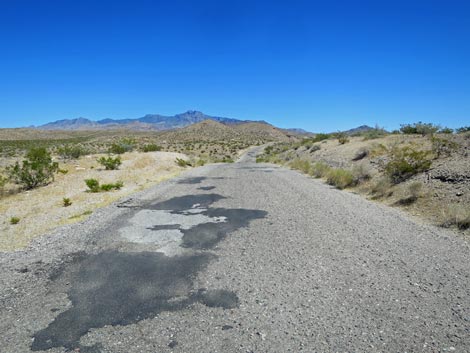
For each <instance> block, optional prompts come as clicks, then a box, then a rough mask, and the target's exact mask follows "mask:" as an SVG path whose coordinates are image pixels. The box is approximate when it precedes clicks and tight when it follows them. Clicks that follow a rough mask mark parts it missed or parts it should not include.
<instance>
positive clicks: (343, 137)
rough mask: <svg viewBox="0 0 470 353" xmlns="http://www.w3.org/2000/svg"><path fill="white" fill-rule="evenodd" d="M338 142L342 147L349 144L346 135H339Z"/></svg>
mask: <svg viewBox="0 0 470 353" xmlns="http://www.w3.org/2000/svg"><path fill="white" fill-rule="evenodd" d="M338 142H339V144H340V145H344V144H345V143H348V142H349V139H348V136H347V135H346V134H343V133H342V134H340V135H339V136H338Z"/></svg>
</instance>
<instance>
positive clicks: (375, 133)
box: [360, 125, 388, 141]
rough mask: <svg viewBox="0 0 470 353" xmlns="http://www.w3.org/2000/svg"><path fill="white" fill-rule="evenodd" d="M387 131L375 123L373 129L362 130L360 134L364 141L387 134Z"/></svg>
mask: <svg viewBox="0 0 470 353" xmlns="http://www.w3.org/2000/svg"><path fill="white" fill-rule="evenodd" d="M387 133H388V132H387V131H386V130H385V129H384V128H382V127H380V126H378V125H376V126H375V127H374V128H373V129H371V130H368V131H364V132H362V133H361V134H360V135H361V136H363V137H364V141H367V140H374V139H378V138H380V137H383V136H385V135H387Z"/></svg>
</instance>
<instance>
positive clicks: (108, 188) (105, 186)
mask: <svg viewBox="0 0 470 353" xmlns="http://www.w3.org/2000/svg"><path fill="white" fill-rule="evenodd" d="M123 186H124V183H123V182H122V181H118V182H116V183H111V184H102V185H100V190H101V191H111V190H119V189H121V188H122V187H123Z"/></svg>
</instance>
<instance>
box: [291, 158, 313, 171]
mask: <svg viewBox="0 0 470 353" xmlns="http://www.w3.org/2000/svg"><path fill="white" fill-rule="evenodd" d="M289 166H290V167H291V168H292V169H296V170H300V171H301V172H302V173H306V174H308V173H309V172H310V168H311V165H310V162H309V161H307V160H305V159H300V158H296V159H294V160H293V161H292V162H290V163H289Z"/></svg>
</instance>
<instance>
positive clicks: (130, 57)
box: [0, 0, 470, 131]
mask: <svg viewBox="0 0 470 353" xmlns="http://www.w3.org/2000/svg"><path fill="white" fill-rule="evenodd" d="M190 109H191V110H200V111H203V112H204V113H206V114H209V115H217V116H226V117H233V118H239V119H253V120H260V119H264V120H266V121H268V122H270V123H272V124H274V125H276V126H280V127H301V128H304V129H307V130H310V131H335V130H341V129H348V128H352V127H355V126H358V125H362V124H369V125H375V124H379V125H380V126H383V127H385V128H388V129H395V128H398V127H399V125H400V124H402V123H411V122H416V121H419V120H421V121H425V122H433V123H438V124H441V125H446V126H450V127H459V126H462V125H470V1H453V0H442V1H433V0H423V1H419V0H416V1H414V0H406V1H403V0H390V1H388V0H383V1H382V0H373V1H360V0H351V1H339V0H338V1H334V0H332V1H327V0H323V1H314V0H311V1H299V0H288V1H275V0H272V1H255V0H251V1H245V0H237V1H225V0H213V1H209V0H204V1H181V0H167V1H155V0H154V1H144V0H132V1H117V0H116V1H108V0H92V1H89V0H76V1H70V0H40V1H39V0H29V1H27V0H0V127H16V126H26V125H39V124H42V123H46V122H50V121H54V120H58V119H65V118H76V117H86V118H89V119H92V120H97V119H104V118H138V117H141V116H143V115H145V114H148V113H158V114H164V115H173V114H177V113H181V112H183V111H186V110H190Z"/></svg>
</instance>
